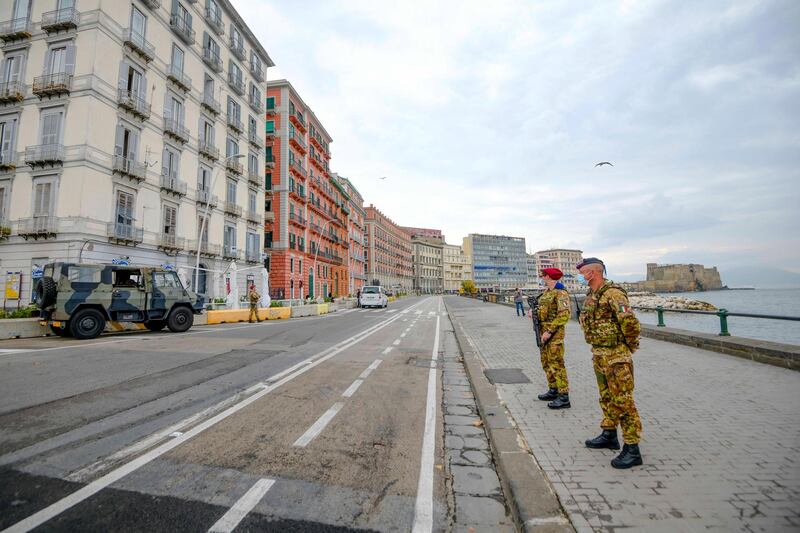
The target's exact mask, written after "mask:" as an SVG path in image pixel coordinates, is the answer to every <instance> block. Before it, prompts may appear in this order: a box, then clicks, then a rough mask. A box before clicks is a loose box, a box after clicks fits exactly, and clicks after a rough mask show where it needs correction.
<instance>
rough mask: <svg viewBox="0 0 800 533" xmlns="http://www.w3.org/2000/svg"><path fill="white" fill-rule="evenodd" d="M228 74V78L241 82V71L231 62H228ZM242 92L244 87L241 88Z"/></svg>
mask: <svg viewBox="0 0 800 533" xmlns="http://www.w3.org/2000/svg"><path fill="white" fill-rule="evenodd" d="M228 73H229V75H230V77H231V78H233V79H234V80H236V81H237V82H241V81H242V69H240V68H239V65H237V64H236V63H234V62H233V61H229V62H228ZM242 90H244V87H242Z"/></svg>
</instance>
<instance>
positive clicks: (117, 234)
mask: <svg viewBox="0 0 800 533" xmlns="http://www.w3.org/2000/svg"><path fill="white" fill-rule="evenodd" d="M106 229H107V233H108V238H109V239H110V240H112V241H114V242H117V243H119V244H132V245H134V246H135V245H137V244H139V243H140V242H142V241H143V240H144V228H142V227H139V226H134V225H133V224H121V223H119V222H109V223H108V224H107V226H106Z"/></svg>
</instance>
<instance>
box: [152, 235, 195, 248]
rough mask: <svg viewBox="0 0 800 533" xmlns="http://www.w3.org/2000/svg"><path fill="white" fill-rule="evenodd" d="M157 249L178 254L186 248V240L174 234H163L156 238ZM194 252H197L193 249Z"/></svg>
mask: <svg viewBox="0 0 800 533" xmlns="http://www.w3.org/2000/svg"><path fill="white" fill-rule="evenodd" d="M158 247H159V248H160V249H162V250H165V251H168V252H170V251H172V252H180V251H182V250H183V249H184V248H185V247H186V239H184V238H183V237H178V236H177V235H175V234H174V233H164V232H163V231H162V232H161V234H160V235H159V236H158ZM195 250H197V249H196V248H195Z"/></svg>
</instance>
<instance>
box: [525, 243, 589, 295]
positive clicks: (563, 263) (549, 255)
mask: <svg viewBox="0 0 800 533" xmlns="http://www.w3.org/2000/svg"><path fill="white" fill-rule="evenodd" d="M533 256H534V261H535V265H536V275H537V279H536V282H537V284H538V283H539V282H540V278H539V277H540V276H541V272H542V270H543V269H545V268H557V269H559V270H561V272H563V273H564V277H563V278H561V283H563V284H564V286H565V287H566V288H567V290H568V291H569V292H581V291H583V290H584V289H585V287H584V285H582V284H581V282H580V280H579V277H578V276H580V273H579V272H578V270H577V269H576V268H575V265H577V264H578V263H580V262H581V261H582V260H583V252H582V251H581V250H571V249H566V248H553V249H550V250H541V251H538V252H536V253H535V254H533Z"/></svg>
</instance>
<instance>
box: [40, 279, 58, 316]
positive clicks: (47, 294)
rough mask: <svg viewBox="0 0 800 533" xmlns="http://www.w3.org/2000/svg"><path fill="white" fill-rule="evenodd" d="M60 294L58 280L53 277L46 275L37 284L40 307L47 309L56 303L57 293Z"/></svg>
mask: <svg viewBox="0 0 800 533" xmlns="http://www.w3.org/2000/svg"><path fill="white" fill-rule="evenodd" d="M57 294H58V285H57V284H56V280H54V279H53V278H51V277H44V278H42V279H41V281H40V282H39V285H37V286H36V301H37V302H38V303H39V308H40V309H46V308H48V307H50V306H51V305H53V304H54V303H56V295H57Z"/></svg>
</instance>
